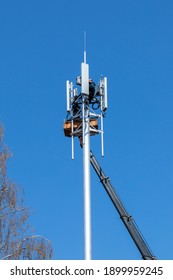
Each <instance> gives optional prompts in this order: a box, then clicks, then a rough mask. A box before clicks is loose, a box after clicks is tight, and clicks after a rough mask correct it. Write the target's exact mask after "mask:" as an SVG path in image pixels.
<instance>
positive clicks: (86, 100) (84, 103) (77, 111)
mask: <svg viewBox="0 0 173 280" xmlns="http://www.w3.org/2000/svg"><path fill="white" fill-rule="evenodd" d="M76 85H77V87H74V84H73V82H70V81H69V80H68V81H66V98H67V118H66V120H65V122H64V133H65V136H67V137H71V140H72V159H74V138H75V137H78V138H79V140H80V145H81V147H82V148H83V188H84V254H85V256H84V258H85V260H90V259H91V199H90V136H93V135H97V134H100V135H101V153H102V156H103V155H104V137H103V136H104V131H103V119H104V117H105V112H106V110H107V78H106V77H102V76H101V77H100V81H99V83H98V84H97V85H96V84H95V83H94V81H93V80H92V79H91V78H90V76H89V65H88V64H87V63H86V51H84V62H82V64H81V75H80V76H77V78H76Z"/></svg>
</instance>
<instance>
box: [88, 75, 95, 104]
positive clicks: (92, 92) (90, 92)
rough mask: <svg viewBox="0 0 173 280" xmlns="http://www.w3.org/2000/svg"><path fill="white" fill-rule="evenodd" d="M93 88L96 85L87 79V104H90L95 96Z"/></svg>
mask: <svg viewBox="0 0 173 280" xmlns="http://www.w3.org/2000/svg"><path fill="white" fill-rule="evenodd" d="M95 86H96V84H95V83H94V82H93V80H92V79H89V103H90V104H91V101H92V100H93V98H94V95H95Z"/></svg>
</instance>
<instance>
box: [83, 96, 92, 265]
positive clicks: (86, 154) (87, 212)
mask: <svg viewBox="0 0 173 280" xmlns="http://www.w3.org/2000/svg"><path fill="white" fill-rule="evenodd" d="M87 102H88V100H87V98H85V99H84V110H83V125H84V129H83V137H84V139H83V180H84V181H83V186H84V243H85V245H84V246H85V247H84V258H85V260H91V190H90V111H89V108H88V106H87Z"/></svg>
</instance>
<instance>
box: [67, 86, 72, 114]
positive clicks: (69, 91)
mask: <svg viewBox="0 0 173 280" xmlns="http://www.w3.org/2000/svg"><path fill="white" fill-rule="evenodd" d="M71 87H72V84H71V83H70V82H69V81H66V101H67V112H68V113H69V112H70V111H71Z"/></svg>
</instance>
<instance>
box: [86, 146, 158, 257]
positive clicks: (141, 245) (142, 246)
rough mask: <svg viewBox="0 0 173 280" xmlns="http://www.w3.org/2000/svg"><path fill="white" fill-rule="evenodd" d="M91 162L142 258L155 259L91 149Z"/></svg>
mask: <svg viewBox="0 0 173 280" xmlns="http://www.w3.org/2000/svg"><path fill="white" fill-rule="evenodd" d="M90 162H91V165H92V166H93V168H94V170H95V171H96V173H97V175H98V177H99V179H100V182H101V183H102V185H103V187H104V188H105V190H106V192H107V194H108V195H109V197H110V199H111V201H112V203H113V204H114V206H115V208H116V210H117V211H118V213H119V215H120V218H121V220H122V221H123V223H124V225H125V226H126V228H127V230H128V232H129V234H130V235H131V237H132V239H133V241H134V243H135V244H136V246H137V248H138V250H139V252H140V253H141V255H142V259H144V260H155V259H156V257H155V256H154V255H153V253H152V252H151V250H150V248H149V247H148V245H147V244H146V242H145V240H144V238H143V237H142V235H141V233H140V231H139V230H138V228H137V227H136V225H135V223H134V220H133V218H132V216H131V215H129V214H128V213H127V211H126V210H125V208H124V206H123V204H122V202H121V200H120V199H119V197H118V195H117V194H116V192H115V189H114V188H113V186H112V184H111V182H110V178H109V177H107V176H105V174H104V172H103V170H102V168H101V167H100V165H99V163H98V161H97V160H96V158H95V156H94V154H93V153H92V151H90Z"/></svg>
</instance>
